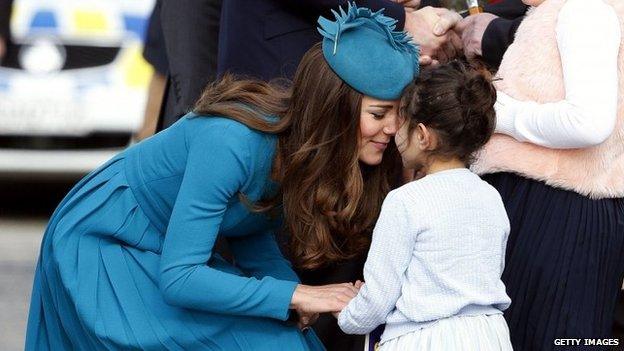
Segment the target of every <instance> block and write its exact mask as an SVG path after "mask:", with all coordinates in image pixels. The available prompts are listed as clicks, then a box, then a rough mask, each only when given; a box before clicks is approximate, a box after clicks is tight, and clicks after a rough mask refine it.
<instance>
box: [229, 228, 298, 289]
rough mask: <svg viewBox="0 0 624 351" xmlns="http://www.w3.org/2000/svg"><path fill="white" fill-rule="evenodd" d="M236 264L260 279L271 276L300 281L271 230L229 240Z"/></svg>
mask: <svg viewBox="0 0 624 351" xmlns="http://www.w3.org/2000/svg"><path fill="white" fill-rule="evenodd" d="M228 244H229V247H230V249H231V250H232V253H233V254H234V259H235V260H236V266H237V267H239V268H240V269H242V270H243V271H245V272H246V273H248V274H249V275H252V276H254V277H256V278H258V279H261V278H263V277H267V276H271V277H274V278H277V279H283V280H289V281H293V282H299V277H298V276H297V274H296V273H295V272H294V271H293V269H292V266H291V264H290V262H289V261H288V260H286V259H285V258H284V256H282V253H281V251H280V249H279V246H278V245H277V241H276V240H275V236H274V235H273V232H271V231H265V232H264V233H262V234H258V235H249V236H244V237H239V238H232V239H230V240H228Z"/></svg>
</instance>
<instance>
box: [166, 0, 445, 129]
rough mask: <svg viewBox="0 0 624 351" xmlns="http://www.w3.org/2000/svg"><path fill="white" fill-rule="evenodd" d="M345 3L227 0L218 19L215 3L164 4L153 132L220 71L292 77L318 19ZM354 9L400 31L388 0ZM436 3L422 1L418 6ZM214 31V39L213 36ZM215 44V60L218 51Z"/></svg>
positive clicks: (396, 10) (366, 0) (314, 37)
mask: <svg viewBox="0 0 624 351" xmlns="http://www.w3.org/2000/svg"><path fill="white" fill-rule="evenodd" d="M346 3H347V1H346V0H298V1H294V0H228V1H224V2H223V5H222V9H221V18H220V21H219V14H218V12H217V8H218V7H219V5H220V1H215V0H177V1H176V0H163V4H162V12H161V20H162V27H163V33H164V40H165V46H166V49H167V58H168V61H169V83H168V85H167V91H166V92H165V98H164V103H163V107H162V109H161V118H160V121H159V127H158V130H162V129H164V128H166V127H168V126H169V125H171V124H173V123H174V122H175V121H176V120H177V119H178V118H179V117H180V116H182V115H183V114H184V113H186V112H187V111H188V110H189V109H191V108H192V106H193V104H194V103H195V101H196V100H197V99H198V98H199V96H200V94H201V91H202V89H203V88H204V87H205V85H206V83H207V82H210V81H212V80H213V79H214V78H215V74H216V73H218V74H219V75H221V74H223V73H224V72H226V71H227V72H231V73H234V74H237V75H245V76H249V77H255V78H259V79H264V80H270V79H273V78H277V77H286V78H292V76H293V75H294V72H295V69H296V67H297V65H298V64H299V61H300V60H301V57H302V56H303V54H304V53H305V52H306V51H307V50H308V49H309V48H310V47H312V45H314V44H315V43H316V42H318V41H320V40H321V36H320V35H319V34H318V32H317V30H316V26H317V25H316V20H317V18H318V16H319V15H325V16H328V17H330V18H333V16H332V15H331V11H330V10H331V9H332V8H337V7H338V6H339V5H345V4H346ZM357 3H358V5H360V6H364V7H369V8H371V9H374V10H378V9H380V8H385V9H386V11H385V13H386V14H387V15H388V16H390V17H393V18H395V19H397V21H398V23H397V28H398V29H403V23H404V20H405V12H404V9H403V7H402V6H401V5H400V4H397V3H394V2H392V1H390V0H360V1H357ZM427 5H437V6H439V1H438V0H423V6H427ZM217 31H218V40H217V35H216V33H217ZM217 43H218V59H217V56H215V55H216V53H217Z"/></svg>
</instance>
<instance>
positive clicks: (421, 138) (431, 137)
mask: <svg viewBox="0 0 624 351" xmlns="http://www.w3.org/2000/svg"><path fill="white" fill-rule="evenodd" d="M416 139H417V141H418V148H419V149H420V150H423V151H431V150H435V149H436V148H437V147H438V138H437V136H436V134H435V132H433V131H432V130H431V129H429V128H427V126H425V125H424V124H422V123H418V126H417V127H416Z"/></svg>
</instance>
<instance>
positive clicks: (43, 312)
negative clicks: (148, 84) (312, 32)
mask: <svg viewBox="0 0 624 351" xmlns="http://www.w3.org/2000/svg"><path fill="white" fill-rule="evenodd" d="M354 23H355V25H354ZM321 27H322V29H321V32H322V33H324V34H323V35H324V36H325V37H326V39H325V40H324V43H323V45H322V46H320V45H317V46H315V47H314V48H313V49H311V50H310V51H309V52H308V53H307V54H306V56H305V57H304V59H303V60H302V63H301V64H300V67H299V69H298V72H297V74H296V77H295V80H294V82H293V85H292V88H291V90H289V91H288V92H285V91H283V90H280V89H279V88H277V87H276V86H274V85H270V84H267V83H262V82H254V81H236V80H233V79H231V78H229V77H225V78H224V79H223V80H222V81H220V82H219V83H217V84H215V85H214V86H212V87H210V88H208V89H207V90H206V91H205V92H204V94H203V96H202V98H201V99H200V101H199V102H198V104H197V107H196V109H195V113H191V114H189V115H187V116H185V117H184V118H182V119H181V120H180V121H179V122H177V123H176V124H174V125H173V126H172V127H170V128H169V129H167V130H165V131H163V132H161V133H159V134H157V135H155V136H154V137H152V138H150V139H147V140H145V141H143V142H141V143H139V144H137V145H135V146H133V147H131V148H129V149H127V150H126V151H124V152H122V153H121V154H120V155H118V156H116V157H115V158H113V159H112V160H110V161H109V162H107V163H106V164H105V165H103V166H102V167H100V168H99V169H97V170H96V171H94V172H92V173H91V174H89V175H88V176H87V177H86V178H84V179H83V180H82V181H80V182H79V183H78V184H77V185H76V186H75V187H74V189H73V190H72V191H71V192H70V193H69V194H68V195H67V196H66V197H65V199H64V200H63V201H62V202H61V204H60V205H59V207H58V208H57V210H56V211H55V212H54V214H53V216H52V218H51V220H50V223H49V224H48V227H47V229H46V232H45V235H44V238H43V242H42V246H41V253H40V258H39V262H38V265H37V268H36V273H35V282H34V287H33V294H32V301H31V308H30V316H29V321H28V330H27V337H26V349H27V350H48V349H49V350H101V349H114V350H116V349H149V350H163V349H166V350H200V349H201V350H204V349H205V350H228V351H229V350H277V349H282V350H289V351H290V350H322V349H323V346H322V344H321V343H320V342H319V340H318V339H317V338H316V336H315V335H314V333H313V332H311V331H310V330H308V329H307V328H303V329H304V330H303V331H302V330H300V328H298V327H297V325H296V323H294V322H288V321H287V320H288V319H289V316H290V315H291V314H292V315H293V317H295V318H294V319H295V322H297V321H296V318H297V316H298V318H299V320H298V322H299V323H298V324H299V326H302V325H307V324H308V323H310V322H311V320H313V319H314V317H315V316H316V315H317V314H318V313H323V312H332V311H339V310H340V309H341V308H342V307H343V306H344V305H345V304H346V302H347V301H348V300H349V299H350V298H351V297H353V296H354V295H355V293H356V288H355V287H354V286H353V285H352V284H350V283H345V284H335V285H326V286H319V287H312V286H306V285H302V284H299V279H298V277H297V275H296V274H295V273H294V272H293V270H292V268H291V264H290V263H289V261H287V260H286V259H285V258H284V257H283V256H282V254H281V252H280V249H279V248H278V245H277V243H276V240H275V233H276V232H277V231H278V230H284V231H285V232H288V233H290V234H291V236H290V237H291V245H290V247H291V252H292V253H293V255H294V256H292V258H293V260H294V262H295V263H297V264H298V265H300V266H302V267H314V266H315V265H318V264H320V263H322V262H323V261H331V260H336V259H340V258H348V257H349V255H350V254H352V253H353V252H354V251H357V250H361V245H362V242H364V240H363V237H364V236H365V235H364V234H365V233H367V232H368V230H369V229H370V227H371V226H372V225H373V223H374V220H375V217H376V215H377V214H378V212H379V208H380V205H381V201H382V200H383V197H384V196H385V194H386V193H387V191H388V183H389V178H390V177H391V175H392V174H393V173H394V172H393V171H394V170H395V168H393V167H392V161H393V157H384V153H386V154H388V153H394V147H393V145H392V144H391V138H392V136H393V135H394V133H395V132H396V129H397V127H398V117H397V115H398V114H397V108H398V106H397V104H398V98H399V97H400V94H401V91H402V90H403V88H404V87H405V86H406V85H407V83H408V82H409V81H410V80H411V79H412V78H413V77H414V75H415V74H416V72H417V62H418V59H417V54H416V51H415V48H414V47H413V46H412V45H411V44H410V43H408V42H407V40H406V38H405V37H404V35H402V34H401V33H396V32H392V31H391V30H388V29H392V23H391V22H390V20H389V19H388V18H387V17H385V16H383V15H381V14H380V13H372V12H371V11H369V10H367V9H357V8H355V7H350V8H349V10H348V12H347V13H345V12H343V11H341V14H340V15H337V20H336V21H335V22H332V21H327V20H324V19H322V20H321ZM339 37H341V38H339ZM364 41H366V43H367V45H366V46H363V45H361V44H362V43H364ZM367 50H374V51H375V53H376V54H375V55H370V52H367ZM379 55H381V56H379ZM373 56H374V57H373ZM354 57H355V58H359V60H360V62H357V61H353V58H354ZM371 57H372V58H371ZM375 57H376V58H375ZM381 57H383V62H382V60H381V59H380V58H381ZM388 64H391V65H394V68H393V69H392V70H391V73H388V71H387V70H384V69H383V68H381V67H383V66H386V65H388ZM406 77H407V78H406ZM373 80H375V81H376V82H377V83H376V84H375V85H374V86H373V85H371V84H370V82H371V81H373ZM386 149H389V150H388V151H386ZM387 156H390V155H387ZM278 210H279V211H278ZM276 212H283V214H277V215H276ZM280 228H282V229H280ZM218 238H223V239H224V240H225V241H227V244H228V246H229V248H230V250H231V252H232V255H233V262H232V263H230V262H229V261H227V260H225V259H223V258H222V257H221V256H220V255H219V254H217V253H216V252H215V250H214V248H215V243H216V241H217V239H218ZM292 310H295V311H296V312H297V314H294V313H292ZM291 320H292V318H291Z"/></svg>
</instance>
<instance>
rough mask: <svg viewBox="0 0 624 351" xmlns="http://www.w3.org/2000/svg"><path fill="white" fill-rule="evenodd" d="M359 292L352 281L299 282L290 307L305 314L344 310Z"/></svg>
mask: <svg viewBox="0 0 624 351" xmlns="http://www.w3.org/2000/svg"><path fill="white" fill-rule="evenodd" d="M357 292H358V289H357V288H356V287H355V286H354V285H353V284H351V283H342V284H331V285H322V286H309V285H303V284H299V285H297V288H296V289H295V293H294V294H293V296H292V300H291V302H290V308H292V309H295V310H297V312H298V313H299V315H305V316H309V315H314V314H316V313H325V312H337V311H342V309H343V308H344V307H345V306H347V304H348V303H349V301H351V299H352V298H354V297H355V295H357Z"/></svg>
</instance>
